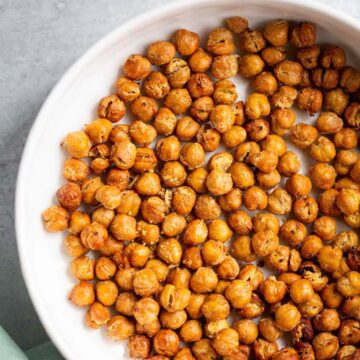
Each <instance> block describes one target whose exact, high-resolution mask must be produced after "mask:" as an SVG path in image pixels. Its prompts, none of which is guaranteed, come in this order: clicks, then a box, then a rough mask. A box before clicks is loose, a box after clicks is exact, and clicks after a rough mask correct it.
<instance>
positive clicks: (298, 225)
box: [280, 219, 307, 247]
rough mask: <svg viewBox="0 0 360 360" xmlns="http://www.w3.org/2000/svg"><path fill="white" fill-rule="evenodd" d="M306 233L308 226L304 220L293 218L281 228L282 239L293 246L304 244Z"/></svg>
mask: <svg viewBox="0 0 360 360" xmlns="http://www.w3.org/2000/svg"><path fill="white" fill-rule="evenodd" d="M306 233H307V229H306V226H305V225H304V224H303V223H302V222H300V221H297V220H293V219H289V220H286V221H285V222H284V224H283V225H282V226H281V228H280V237H281V239H282V240H284V241H286V242H287V243H289V245H290V246H293V247H295V246H297V245H299V244H302V242H303V241H304V239H305V237H306Z"/></svg>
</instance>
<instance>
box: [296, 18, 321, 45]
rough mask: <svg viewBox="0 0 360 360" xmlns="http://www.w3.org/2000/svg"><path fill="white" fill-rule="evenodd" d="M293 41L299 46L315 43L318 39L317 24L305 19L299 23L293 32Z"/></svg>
mask: <svg viewBox="0 0 360 360" xmlns="http://www.w3.org/2000/svg"><path fill="white" fill-rule="evenodd" d="M291 41H292V43H293V44H294V45H295V46H296V47H298V48H306V47H309V46H312V45H314V43H315V41H316V26H315V25H314V24H311V23H309V22H305V21H302V22H300V23H298V24H297V25H296V26H295V27H294V28H293V30H292V32H291Z"/></svg>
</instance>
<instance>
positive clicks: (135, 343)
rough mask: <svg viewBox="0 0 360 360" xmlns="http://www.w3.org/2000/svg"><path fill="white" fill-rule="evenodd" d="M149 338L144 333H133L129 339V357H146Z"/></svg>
mask: <svg viewBox="0 0 360 360" xmlns="http://www.w3.org/2000/svg"><path fill="white" fill-rule="evenodd" d="M150 352H151V344H150V339H149V338H148V337H147V336H145V335H133V336H132V337H131V338H130V339H129V355H130V357H131V358H134V359H135V358H142V359H147V358H148V357H149V356H150Z"/></svg>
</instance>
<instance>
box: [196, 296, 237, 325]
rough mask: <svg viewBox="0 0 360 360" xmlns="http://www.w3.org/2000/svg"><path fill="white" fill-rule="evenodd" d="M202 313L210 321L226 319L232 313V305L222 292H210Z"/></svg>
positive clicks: (202, 307)
mask: <svg viewBox="0 0 360 360" xmlns="http://www.w3.org/2000/svg"><path fill="white" fill-rule="evenodd" d="M201 313H202V314H203V315H204V316H205V318H206V320H208V321H219V320H223V319H226V318H227V317H228V316H229V314H230V305H229V303H228V301H227V300H226V298H225V297H224V296H223V295H221V294H210V295H208V296H207V297H206V299H205V301H204V303H203V304H202V306H201Z"/></svg>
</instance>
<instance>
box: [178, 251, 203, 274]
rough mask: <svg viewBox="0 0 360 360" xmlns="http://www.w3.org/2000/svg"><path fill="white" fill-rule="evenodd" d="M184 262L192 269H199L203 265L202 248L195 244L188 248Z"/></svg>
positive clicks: (184, 254)
mask: <svg viewBox="0 0 360 360" xmlns="http://www.w3.org/2000/svg"><path fill="white" fill-rule="evenodd" d="M182 264H183V265H184V266H186V267H187V268H188V269H190V270H197V269H199V268H200V267H202V266H203V259H202V257H201V250H200V249H199V248H198V247H195V246H193V247H189V248H186V249H185V250H184V252H183V256H182Z"/></svg>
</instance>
